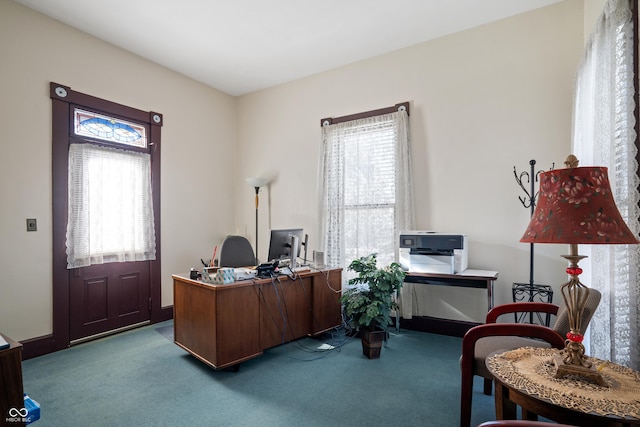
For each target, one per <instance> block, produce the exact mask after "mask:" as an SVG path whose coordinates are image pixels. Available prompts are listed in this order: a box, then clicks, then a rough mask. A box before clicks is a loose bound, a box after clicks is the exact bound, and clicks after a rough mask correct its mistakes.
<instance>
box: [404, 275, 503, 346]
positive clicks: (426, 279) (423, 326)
mask: <svg viewBox="0 0 640 427" xmlns="http://www.w3.org/2000/svg"><path fill="white" fill-rule="evenodd" d="M497 279H498V272H497V271H487V270H472V269H468V270H465V271H463V272H462V273H458V274H442V273H415V272H407V275H406V276H405V279H404V281H405V283H419V284H422V285H435V286H456V287H463V288H477V289H486V290H487V311H489V310H491V309H492V308H493V286H494V283H495V281H496V280H497ZM400 324H401V325H402V326H403V327H406V328H407V329H415V330H419V331H424V332H434V333H438V334H444V335H452V336H457V337H462V336H464V334H465V333H466V332H467V331H468V330H469V329H470V328H472V327H473V326H476V325H478V324H479V323H474V322H466V321H461V320H452V319H443V318H437V317H431V316H412V319H401V322H400Z"/></svg>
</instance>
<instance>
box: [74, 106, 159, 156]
mask: <svg viewBox="0 0 640 427" xmlns="http://www.w3.org/2000/svg"><path fill="white" fill-rule="evenodd" d="M73 122H74V131H75V134H76V135H79V136H88V137H91V138H98V139H101V140H103V141H109V142H115V143H118V144H125V145H129V146H132V147H140V148H146V147H147V132H146V129H145V127H144V126H142V125H140V124H137V123H132V122H127V121H125V120H120V119H116V118H113V117H108V116H104V115H102V114H98V113H92V112H89V111H85V110H81V109H79V108H76V109H75V110H74V117H73Z"/></svg>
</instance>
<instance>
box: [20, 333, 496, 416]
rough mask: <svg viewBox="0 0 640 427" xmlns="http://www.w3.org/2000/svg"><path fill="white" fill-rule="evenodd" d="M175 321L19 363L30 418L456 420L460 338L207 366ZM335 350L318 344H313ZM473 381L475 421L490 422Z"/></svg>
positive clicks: (348, 343)
mask: <svg viewBox="0 0 640 427" xmlns="http://www.w3.org/2000/svg"><path fill="white" fill-rule="evenodd" d="M172 326H173V322H172V321H168V322H164V323H160V324H156V325H150V326H146V327H142V328H139V329H136V330H132V331H128V332H123V333H120V334H118V335H114V336H110V337H106V338H102V339H100V340H96V341H93V342H89V343H85V344H81V345H78V346H74V347H71V348H69V349H67V350H63V351H59V352H56V353H52V354H49V355H46V356H41V357H38V358H34V359H30V360H27V361H24V362H23V376H24V388H25V392H27V393H29V395H30V396H31V397H32V398H33V399H34V400H36V401H37V402H39V403H40V405H41V409H40V412H41V418H40V420H39V421H37V422H36V423H35V424H33V425H35V426H36V427H37V426H42V427H45V426H65V427H70V426H89V425H90V426H110V427H111V426H389V425H396V426H429V427H431V426H433V427H438V426H446V427H453V426H457V425H459V405H460V369H459V364H458V359H459V356H460V349H461V339H460V338H455V337H447V336H442V335H434V334H427V333H422V332H415V331H405V330H402V331H400V332H397V333H394V334H392V336H391V338H390V340H389V342H388V345H387V346H386V347H384V348H383V349H382V354H381V358H380V359H378V360H368V359H366V358H365V357H364V356H363V355H362V350H361V346H360V341H359V339H352V338H348V337H346V338H345V337H344V336H342V337H340V336H330V335H326V336H325V337H323V339H312V338H305V339H301V340H298V341H296V342H293V343H289V344H286V345H283V346H279V347H275V348H272V349H270V350H267V351H265V353H264V355H263V356H261V357H258V358H256V359H253V360H250V361H247V362H244V363H242V364H241V366H240V370H239V372H233V371H232V370H220V371H216V370H213V369H211V368H209V367H208V366H206V365H204V364H203V363H201V362H199V361H198V360H196V359H195V358H193V357H192V356H190V355H189V354H187V353H186V352H185V351H184V350H182V349H181V348H179V347H178V346H177V345H175V344H174V343H173V341H172ZM325 343H326V344H331V345H333V346H335V349H333V350H329V351H324V352H320V351H318V350H317V348H318V347H319V346H320V345H321V344H325ZM481 389H482V382H481V380H480V379H479V378H476V383H475V388H474V396H473V415H472V425H476V424H479V423H481V422H483V421H487V420H491V419H494V416H495V412H494V406H493V397H490V396H484V395H483V394H482V391H481Z"/></svg>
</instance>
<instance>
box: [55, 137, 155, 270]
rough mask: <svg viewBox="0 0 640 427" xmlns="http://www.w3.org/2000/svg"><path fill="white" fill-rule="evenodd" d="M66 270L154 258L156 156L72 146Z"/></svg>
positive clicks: (95, 147) (85, 145)
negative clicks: (153, 162) (153, 175)
mask: <svg viewBox="0 0 640 427" xmlns="http://www.w3.org/2000/svg"><path fill="white" fill-rule="evenodd" d="M68 201H69V202H68V203H69V205H68V223H67V268H76V267H84V266H88V265H91V264H103V263H107V262H125V261H145V260H154V259H155V256H156V243H155V242H156V240H155V230H154V222H153V202H152V197H151V157H150V155H149V154H146V153H137V152H132V151H125V150H119V149H115V148H108V147H101V146H98V145H94V144H71V145H70V147H69V197H68Z"/></svg>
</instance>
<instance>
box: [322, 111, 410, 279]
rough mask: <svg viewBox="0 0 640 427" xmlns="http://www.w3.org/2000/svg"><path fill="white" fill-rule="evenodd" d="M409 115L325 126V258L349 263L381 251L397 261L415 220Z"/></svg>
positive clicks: (384, 260)
mask: <svg viewBox="0 0 640 427" xmlns="http://www.w3.org/2000/svg"><path fill="white" fill-rule="evenodd" d="M408 127H409V125H408V114H407V112H406V111H403V110H401V111H398V112H394V113H390V114H383V115H378V116H373V117H370V118H365V119H359V120H353V121H348V122H344V123H338V124H334V125H326V126H323V127H322V150H321V151H322V152H321V157H320V169H319V170H320V177H319V182H320V187H321V191H320V203H319V205H320V218H321V236H323V239H324V245H323V249H324V251H325V263H326V264H327V265H328V266H329V267H332V268H333V267H343V268H345V267H347V266H348V264H349V263H350V262H351V261H352V260H353V259H355V258H358V257H360V256H365V255H369V254H370V253H374V252H375V253H377V254H378V264H379V265H380V266H384V265H387V264H389V263H391V262H393V261H394V260H397V252H398V246H399V233H400V231H401V230H403V229H407V228H411V226H412V225H413V208H412V195H411V194H412V189H411V171H410V165H409V160H410V157H409V138H408V134H409V132H408Z"/></svg>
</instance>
